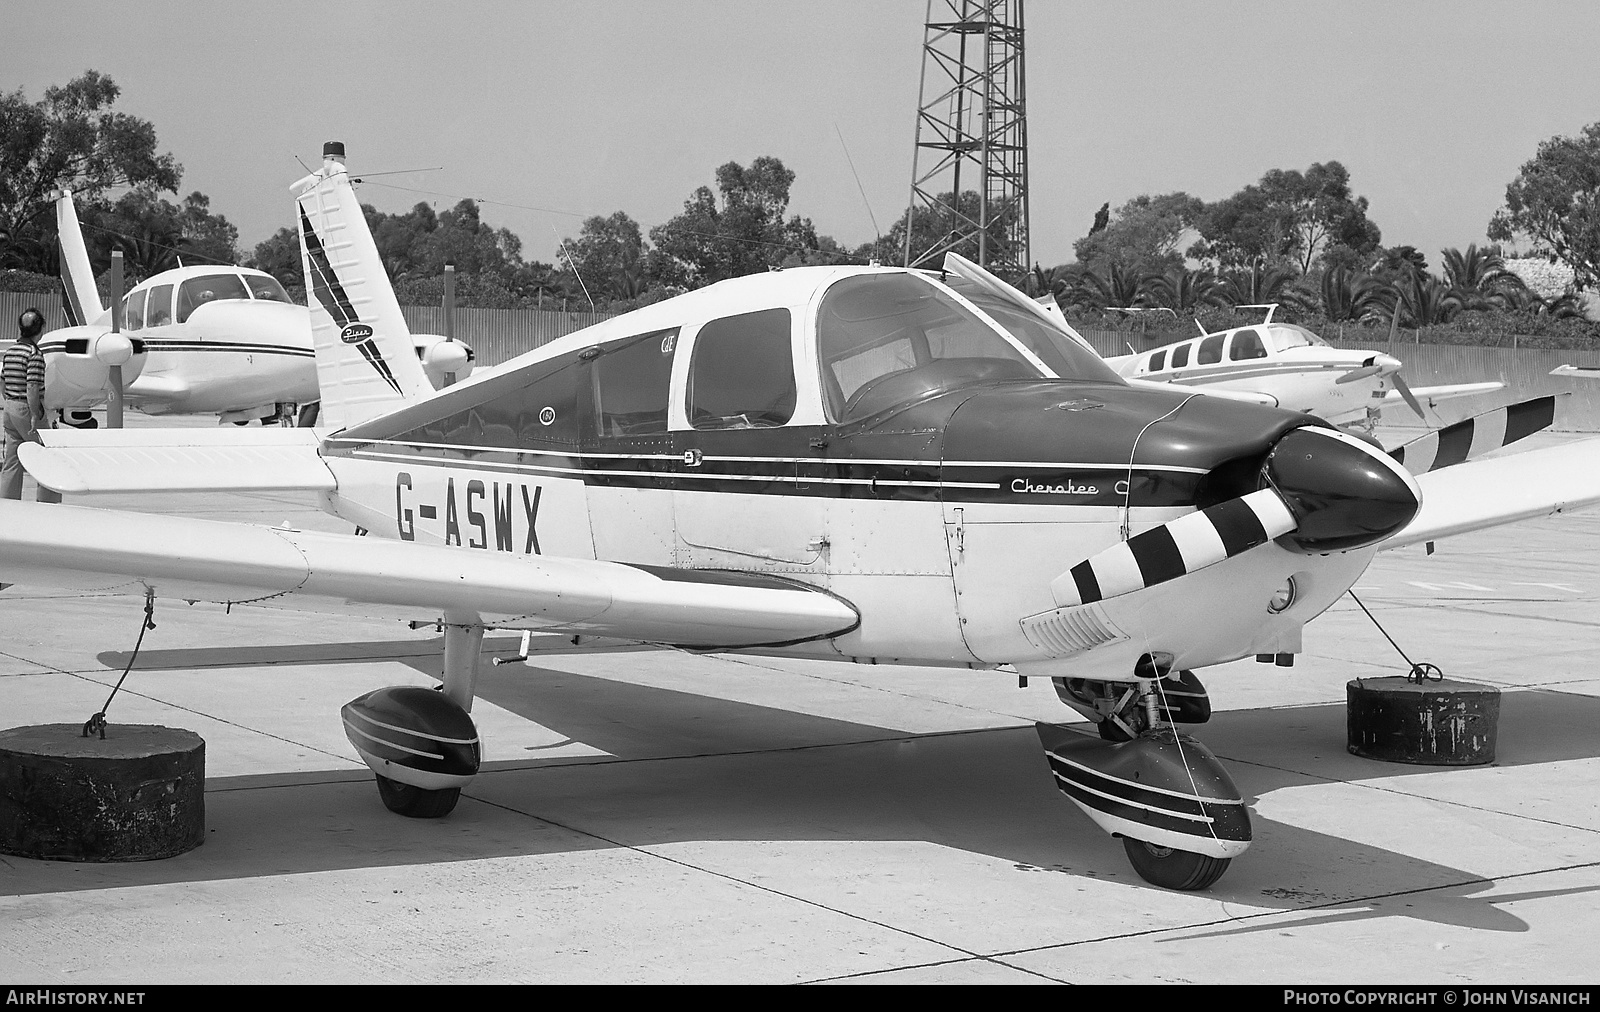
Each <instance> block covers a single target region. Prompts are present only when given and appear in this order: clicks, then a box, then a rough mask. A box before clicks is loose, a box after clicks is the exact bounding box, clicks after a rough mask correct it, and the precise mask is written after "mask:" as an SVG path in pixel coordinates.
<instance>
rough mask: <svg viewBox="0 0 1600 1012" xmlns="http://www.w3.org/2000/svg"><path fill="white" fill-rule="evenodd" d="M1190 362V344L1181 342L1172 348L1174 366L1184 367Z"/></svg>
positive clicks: (1175, 367) (1176, 367)
mask: <svg viewBox="0 0 1600 1012" xmlns="http://www.w3.org/2000/svg"><path fill="white" fill-rule="evenodd" d="M1188 364H1189V346H1188V345H1187V344H1180V345H1178V346H1177V347H1176V348H1174V349H1172V368H1174V369H1182V368H1183V367H1184V366H1186V365H1188Z"/></svg>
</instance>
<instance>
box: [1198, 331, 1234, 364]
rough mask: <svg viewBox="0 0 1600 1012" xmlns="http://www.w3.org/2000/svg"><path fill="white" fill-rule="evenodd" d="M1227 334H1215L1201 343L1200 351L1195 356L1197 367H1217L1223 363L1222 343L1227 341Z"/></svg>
mask: <svg viewBox="0 0 1600 1012" xmlns="http://www.w3.org/2000/svg"><path fill="white" fill-rule="evenodd" d="M1227 339H1228V336H1227V335H1226V334H1213V335H1212V336H1210V337H1208V338H1206V339H1205V340H1204V341H1201V342H1200V351H1199V353H1198V354H1197V355H1196V356H1195V364H1196V365H1215V364H1216V363H1218V362H1221V361H1222V342H1223V341H1226V340H1227Z"/></svg>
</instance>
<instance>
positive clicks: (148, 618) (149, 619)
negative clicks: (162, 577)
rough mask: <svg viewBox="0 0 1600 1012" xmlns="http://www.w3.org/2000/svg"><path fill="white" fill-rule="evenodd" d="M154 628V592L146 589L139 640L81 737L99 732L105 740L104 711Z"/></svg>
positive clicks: (84, 727)
mask: <svg viewBox="0 0 1600 1012" xmlns="http://www.w3.org/2000/svg"><path fill="white" fill-rule="evenodd" d="M155 627H156V592H155V591H154V590H152V589H150V588H148V587H146V588H145V592H144V621H143V622H142V623H140V625H139V638H138V639H137V640H135V641H134V643H133V653H132V654H131V655H130V656H129V657H128V666H127V667H125V668H123V669H122V678H118V679H117V684H116V685H114V686H112V689H111V695H109V696H107V697H106V705H104V706H102V707H101V708H100V712H99V713H97V714H95V715H94V716H93V717H90V718H89V719H88V720H87V721H85V722H84V724H83V736H84V737H85V738H87V737H89V736H90V735H91V734H93V733H94V732H96V731H98V732H100V740H101V741H105V738H106V711H107V710H109V709H111V701H112V700H113V699H116V698H117V690H118V689H120V688H122V680H123V679H124V678H127V677H128V672H130V671H132V670H133V662H134V661H137V660H138V659H139V647H141V646H142V645H143V644H144V634H145V632H146V631H148V630H150V629H154V628H155Z"/></svg>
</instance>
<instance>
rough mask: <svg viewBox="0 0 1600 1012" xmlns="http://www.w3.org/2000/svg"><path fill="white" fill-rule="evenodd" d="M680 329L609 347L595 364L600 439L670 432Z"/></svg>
mask: <svg viewBox="0 0 1600 1012" xmlns="http://www.w3.org/2000/svg"><path fill="white" fill-rule="evenodd" d="M677 343H678V331H677V330H676V328H674V329H672V330H661V331H656V332H654V333H650V334H644V335H641V336H639V337H634V338H629V339H628V340H626V341H623V342H621V343H620V344H617V345H613V346H611V347H609V348H606V349H605V350H604V351H603V352H602V353H601V355H600V357H599V358H596V359H595V360H594V372H593V376H594V411H595V432H596V434H597V435H599V436H601V437H602V438H606V437H615V436H641V435H649V434H651V433H657V432H666V431H667V399H668V398H667V390H668V387H669V386H670V384H671V382H672V352H673V349H674V348H676V347H677Z"/></svg>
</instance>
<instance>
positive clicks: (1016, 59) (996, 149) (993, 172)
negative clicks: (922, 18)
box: [904, 0, 1033, 277]
mask: <svg viewBox="0 0 1600 1012" xmlns="http://www.w3.org/2000/svg"><path fill="white" fill-rule="evenodd" d="M1025 94H1026V89H1025V87H1024V84H1023V61H1022V0H928V16H927V28H926V31H925V34H924V36H923V43H922V86H921V90H920V91H919V92H918V94H917V144H916V150H915V153H914V155H913V156H912V162H911V206H910V210H909V217H908V221H907V228H906V242H905V260H904V263H905V265H906V266H908V267H913V266H937V265H938V263H939V262H940V261H941V260H942V259H943V256H944V253H945V252H946V251H947V250H955V251H956V252H958V253H962V254H963V255H965V256H969V257H972V258H973V259H975V260H977V261H978V262H979V263H980V264H982V265H984V266H985V267H987V268H989V269H990V270H992V271H994V272H995V273H997V274H1000V275H1002V276H1008V277H1015V276H1017V275H1020V274H1023V273H1026V272H1027V270H1028V268H1029V266H1030V265H1031V264H1032V262H1033V261H1032V257H1031V256H1030V250H1029V248H1028V118H1027V114H1026V110H1025V107H1024V102H1023V96H1024V95H1025ZM930 163H931V164H930ZM963 189H966V190H975V191H976V193H977V199H976V200H966V201H963V200H962V199H961V193H962V190H963ZM951 195H954V196H953V197H952V196H951ZM929 215H931V216H932V219H933V220H932V221H931V222H930V221H928V220H927V218H925V217H924V216H929ZM912 224H916V225H917V226H918V227H916V228H912V227H911V225H912ZM930 225H931V226H934V227H929V226H930ZM917 246H923V247H926V248H923V249H918V248H916V247H917Z"/></svg>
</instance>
